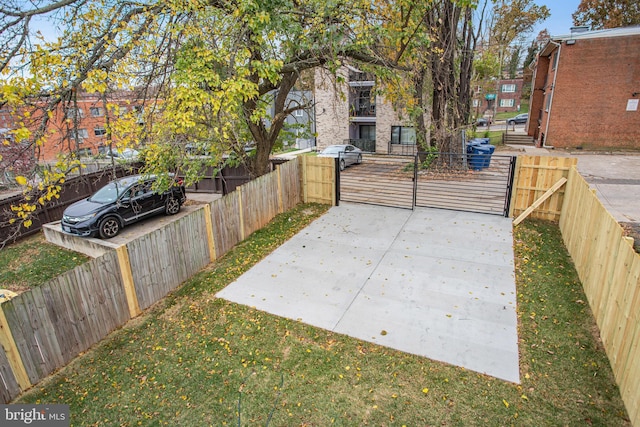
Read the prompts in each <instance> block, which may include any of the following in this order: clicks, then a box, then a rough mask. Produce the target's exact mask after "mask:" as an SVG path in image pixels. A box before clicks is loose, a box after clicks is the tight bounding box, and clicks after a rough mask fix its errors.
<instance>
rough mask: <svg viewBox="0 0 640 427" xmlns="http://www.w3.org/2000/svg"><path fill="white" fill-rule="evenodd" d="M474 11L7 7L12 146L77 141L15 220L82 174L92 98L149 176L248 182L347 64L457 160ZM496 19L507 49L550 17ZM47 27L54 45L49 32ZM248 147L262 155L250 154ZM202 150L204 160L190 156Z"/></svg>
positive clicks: (428, 4)
mask: <svg viewBox="0 0 640 427" xmlns="http://www.w3.org/2000/svg"><path fill="white" fill-rule="evenodd" d="M487 1H488V0H485V1H484V3H483V5H482V7H481V10H483V11H484V9H485V8H486V7H487ZM511 3H513V4H511ZM509 6H512V7H511V8H510V7H509ZM477 7H478V1H477V0H429V1H424V0H393V1H387V0H351V1H346V0H331V1H327V0H169V1H161V0H113V1H106V0H59V1H54V2H47V1H44V0H32V1H30V2H16V1H14V0H0V13H1V15H0V75H1V76H2V82H1V83H0V85H1V90H0V107H2V108H3V109H5V110H8V111H11V112H12V113H13V114H14V116H15V117H16V124H17V126H16V127H15V129H13V130H12V131H11V137H12V138H11V139H12V141H5V143H7V144H9V143H14V144H19V145H20V147H22V149H31V150H33V152H34V153H35V154H36V157H37V155H38V153H39V151H40V150H41V149H42V147H43V146H44V145H45V144H46V142H47V141H48V140H49V141H50V140H52V139H55V138H57V139H59V140H62V141H64V143H65V144H67V145H66V147H67V150H64V151H61V153H60V156H59V161H58V163H57V164H56V165H54V166H52V165H49V167H48V168H46V169H42V168H40V170H38V171H35V170H34V171H33V172H32V174H31V176H28V175H27V174H24V175H20V176H19V177H18V181H19V182H20V183H21V184H24V185H25V190H26V192H27V193H29V196H28V197H29V199H27V200H28V203H26V204H25V205H24V206H21V207H16V212H17V215H18V217H19V218H21V219H22V220H23V221H24V224H25V225H27V224H28V221H29V219H28V218H29V215H30V212H32V211H33V210H34V209H35V207H37V205H38V204H45V203H47V202H48V201H49V200H51V199H52V198H54V197H57V192H58V191H59V189H60V184H61V183H62V182H63V181H64V179H65V177H66V176H67V175H68V174H69V173H70V172H71V171H79V170H80V171H81V166H82V165H81V162H80V159H79V158H78V157H77V156H76V155H75V154H74V151H75V150H74V147H76V148H77V147H78V139H79V129H78V117H77V115H76V114H74V111H77V105H78V104H77V103H78V102H79V101H78V100H79V99H80V97H81V96H82V94H83V93H95V94H98V96H99V97H100V99H101V102H102V107H103V108H104V110H105V111H106V118H105V119H106V126H105V141H106V143H108V145H109V146H113V147H115V148H120V149H121V148H124V147H127V146H132V145H138V146H140V147H143V148H142V149H143V156H144V158H145V160H146V163H145V171H147V172H149V173H163V172H167V171H175V170H178V169H179V170H180V171H181V173H183V174H185V175H186V181H187V182H186V183H187V185H189V184H191V183H192V182H194V181H195V180H197V178H198V174H199V171H200V170H202V166H203V162H204V163H206V164H210V165H214V166H217V165H220V163H221V162H222V161H223V159H228V158H233V159H242V160H243V161H246V162H247V165H248V167H249V169H250V171H251V173H252V174H253V175H254V176H259V175H261V174H263V173H266V172H267V171H268V170H269V155H270V153H271V152H272V150H273V148H274V146H276V144H277V143H278V141H279V138H280V137H281V135H282V131H283V129H284V128H285V122H286V118H287V116H289V115H290V114H292V113H293V112H295V111H296V110H299V109H309V108H311V107H312V101H311V100H304V99H296V100H295V101H294V100H292V97H290V96H289V94H290V93H291V91H292V90H295V89H304V88H305V87H307V86H309V83H308V82H307V79H306V75H307V74H308V70H312V69H314V68H316V67H323V68H325V69H326V70H328V71H329V72H330V73H332V74H334V76H335V78H336V79H338V80H339V79H340V77H339V73H337V71H338V70H339V69H340V67H341V66H343V65H344V64H345V63H347V62H352V63H355V64H356V65H357V66H359V67H360V68H363V69H365V70H372V71H375V72H376V74H377V75H378V77H379V79H380V81H381V82H385V83H388V84H387V85H386V86H385V89H386V90H387V92H386V94H387V96H388V97H389V98H390V99H395V100H397V101H400V102H401V103H402V104H403V105H404V106H405V107H406V109H407V110H408V112H409V114H410V115H411V117H412V118H414V120H415V122H416V126H417V131H418V133H419V134H420V135H424V137H423V138H426V135H428V134H429V133H430V134H431V135H432V137H433V138H435V139H433V140H432V141H427V140H426V139H425V140H423V144H421V146H423V147H424V146H428V145H438V146H439V148H444V149H447V147H444V146H443V145H442V144H443V142H442V141H445V140H446V136H445V134H446V132H447V131H450V130H454V129H457V128H458V127H459V126H461V125H464V124H465V123H466V122H467V119H468V115H469V107H470V105H469V104H470V80H471V69H472V64H473V58H474V51H475V43H476V40H477V38H478V35H479V30H480V27H481V26H482V20H480V21H475V20H474V15H473V14H474V11H475V10H476V8H477ZM513 8H515V9H516V10H515V11H514V10H513ZM516 12H519V13H516ZM495 13H496V16H498V17H499V19H497V20H496V21H495V23H496V30H495V33H494V34H495V38H497V39H500V42H501V43H508V42H510V40H511V39H512V38H513V37H515V33H514V31H516V32H517V31H524V30H525V29H526V28H528V26H530V25H532V22H534V21H535V20H538V19H541V18H543V17H545V16H546V15H545V13H548V12H546V8H544V7H537V6H536V7H534V6H533V5H531V2H530V1H529V0H514V2H504V1H502V2H499V3H498V4H497V5H496V9H495ZM44 26H50V27H51V28H52V29H53V30H54V31H53V33H54V34H55V35H52V34H51V33H48V32H45V33H44V34H41V33H40V32H39V31H38V30H39V29H43V28H44ZM399 72H402V73H403V74H402V78H400V77H399V74H398V73H399ZM401 81H403V82H404V83H402V84H400V83H398V82H401ZM394 82H395V83H397V84H395V85H394V84H393V83H394ZM407 82H408V83H407ZM121 93H129V94H132V96H131V97H133V98H135V99H137V100H140V105H138V106H137V108H139V109H136V110H135V111H132V110H129V111H128V112H126V113H123V111H122V110H123V109H122V108H120V107H121V105H120V104H118V102H116V101H115V99H117V97H118V96H119V94H121ZM426 116H429V118H428V120H426V121H425V117H426ZM247 143H252V145H253V146H254V147H255V150H254V153H253V155H252V156H249V157H247V156H246V154H245V150H244V147H245V146H246V145H247ZM194 145H196V146H197V147H198V148H199V149H201V150H202V151H204V152H206V153H207V154H208V155H207V156H206V157H205V158H204V159H203V158H201V157H199V158H194V157H193V156H189V155H187V154H186V153H187V147H190V146H191V147H192V146H194ZM229 153H235V154H236V156H231V157H227V156H226V155H227V154H229ZM36 172H37V176H36ZM36 201H37V202H36Z"/></svg>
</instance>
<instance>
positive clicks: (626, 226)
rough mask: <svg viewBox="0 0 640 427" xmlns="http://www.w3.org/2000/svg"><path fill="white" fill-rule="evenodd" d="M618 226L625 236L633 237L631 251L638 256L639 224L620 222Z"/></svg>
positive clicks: (639, 249) (639, 244) (639, 242)
mask: <svg viewBox="0 0 640 427" xmlns="http://www.w3.org/2000/svg"><path fill="white" fill-rule="evenodd" d="M620 225H621V226H622V229H623V230H624V234H625V236H628V237H633V249H635V251H636V252H637V253H639V254H640V223H639V222H621V223H620Z"/></svg>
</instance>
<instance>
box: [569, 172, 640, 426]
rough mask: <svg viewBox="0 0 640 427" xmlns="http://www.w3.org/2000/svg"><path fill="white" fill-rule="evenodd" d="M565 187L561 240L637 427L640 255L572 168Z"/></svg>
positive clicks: (639, 407) (639, 423)
mask: <svg viewBox="0 0 640 427" xmlns="http://www.w3.org/2000/svg"><path fill="white" fill-rule="evenodd" d="M566 187H567V188H566V191H565V195H564V198H565V200H564V204H563V209H562V214H561V215H560V230H561V232H562V237H563V239H564V243H565V246H566V247H567V250H568V251H569V253H570V254H571V258H572V259H573V262H574V264H575V267H576V271H577V272H578V276H579V277H580V281H581V282H582V286H583V288H584V291H585V294H586V296H587V299H588V300H589V305H590V306H591V310H592V312H593V315H594V317H595V319H596V322H597V324H598V328H599V329H600V337H601V338H602V343H603V345H604V348H605V350H606V352H607V356H608V358H609V362H610V363H611V368H612V369H613V373H614V375H615V378H616V382H617V383H618V387H619V388H620V394H621V396H622V399H623V401H624V402H625V406H626V408H627V412H628V413H629V418H630V419H631V423H632V424H633V425H635V426H640V255H638V254H637V253H636V252H635V251H634V249H633V242H632V241H630V240H629V239H627V238H625V237H624V231H623V229H622V227H620V225H619V224H618V222H617V221H616V220H615V219H614V218H613V217H612V216H611V214H610V213H609V212H608V211H607V210H606V209H605V207H604V206H603V205H602V203H600V201H599V200H598V198H597V197H596V195H595V193H594V192H593V191H592V190H591V189H590V188H589V184H587V182H586V181H585V180H584V179H583V178H582V176H581V175H580V174H579V173H578V171H577V170H576V169H575V167H573V168H571V170H570V172H569V179H568V182H567V185H566Z"/></svg>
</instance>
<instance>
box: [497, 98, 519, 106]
mask: <svg viewBox="0 0 640 427" xmlns="http://www.w3.org/2000/svg"><path fill="white" fill-rule="evenodd" d="M515 101H516V100H515V99H501V100H500V106H501V107H513V106H514V105H515Z"/></svg>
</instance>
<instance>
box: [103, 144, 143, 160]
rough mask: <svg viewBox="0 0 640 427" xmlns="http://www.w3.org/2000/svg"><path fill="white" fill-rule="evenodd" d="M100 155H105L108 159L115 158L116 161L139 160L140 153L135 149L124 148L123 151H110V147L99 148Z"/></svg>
mask: <svg viewBox="0 0 640 427" xmlns="http://www.w3.org/2000/svg"><path fill="white" fill-rule="evenodd" d="M98 154H99V155H103V156H104V157H106V158H107V159H111V158H114V159H116V160H137V159H138V156H139V155H140V152H139V151H138V150H135V149H133V148H123V149H121V150H115V149H110V148H109V147H105V146H102V147H99V148H98Z"/></svg>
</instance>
